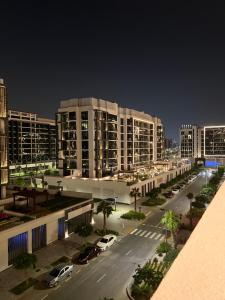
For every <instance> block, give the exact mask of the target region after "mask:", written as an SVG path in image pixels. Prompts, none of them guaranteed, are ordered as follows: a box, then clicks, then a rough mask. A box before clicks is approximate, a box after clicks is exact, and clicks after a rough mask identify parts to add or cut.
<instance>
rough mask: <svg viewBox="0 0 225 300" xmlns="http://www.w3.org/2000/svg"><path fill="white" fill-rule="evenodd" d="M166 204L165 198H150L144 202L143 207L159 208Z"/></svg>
mask: <svg viewBox="0 0 225 300" xmlns="http://www.w3.org/2000/svg"><path fill="white" fill-rule="evenodd" d="M164 203H166V199H164V198H150V199H148V200H147V201H144V202H142V205H145V206H158V205H162V204H164Z"/></svg>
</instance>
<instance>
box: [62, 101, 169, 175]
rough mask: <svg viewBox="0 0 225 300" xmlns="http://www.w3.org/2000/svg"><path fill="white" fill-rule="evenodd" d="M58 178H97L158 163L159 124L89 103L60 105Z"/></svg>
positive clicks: (132, 112) (161, 143)
mask: <svg viewBox="0 0 225 300" xmlns="http://www.w3.org/2000/svg"><path fill="white" fill-rule="evenodd" d="M57 131H58V168H59V170H60V174H61V175H62V176H66V175H73V176H75V177H89V178H101V177H105V176H107V175H113V174H115V173H116V172H118V171H125V170H134V169H137V168H140V167H142V166H146V165H151V163H152V162H154V161H157V160H162V159H163V155H164V134H163V125H162V123H161V120H160V119H159V118H157V117H152V116H150V115H148V114H145V113H144V112H139V111H136V110H132V109H128V108H121V107H119V106H118V104H117V103H115V102H110V101H105V100H101V99H95V98H79V99H78V98H77V99H71V100H65V101H61V103H60V108H59V109H58V113H57Z"/></svg>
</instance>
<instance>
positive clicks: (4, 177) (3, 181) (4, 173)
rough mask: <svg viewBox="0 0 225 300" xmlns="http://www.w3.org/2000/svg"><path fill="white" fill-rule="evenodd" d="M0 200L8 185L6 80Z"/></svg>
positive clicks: (0, 108)
mask: <svg viewBox="0 0 225 300" xmlns="http://www.w3.org/2000/svg"><path fill="white" fill-rule="evenodd" d="M0 164H1V165H0V172H1V175H0V186H1V195H0V198H1V199H2V198H5V197H6V185H7V183H8V139H7V98H6V87H5V85H4V80H3V79H0Z"/></svg>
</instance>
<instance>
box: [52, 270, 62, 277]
mask: <svg viewBox="0 0 225 300" xmlns="http://www.w3.org/2000/svg"><path fill="white" fill-rule="evenodd" d="M60 271H61V270H60V269H53V270H52V271H51V272H50V273H49V275H51V276H53V277H57V276H58V275H59V272H60Z"/></svg>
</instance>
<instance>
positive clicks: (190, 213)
mask: <svg viewBox="0 0 225 300" xmlns="http://www.w3.org/2000/svg"><path fill="white" fill-rule="evenodd" d="M186 197H187V198H188V200H189V201H190V212H189V221H190V227H191V228H193V222H192V211H191V210H192V199H193V198H194V195H193V193H188V194H187V196H186Z"/></svg>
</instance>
